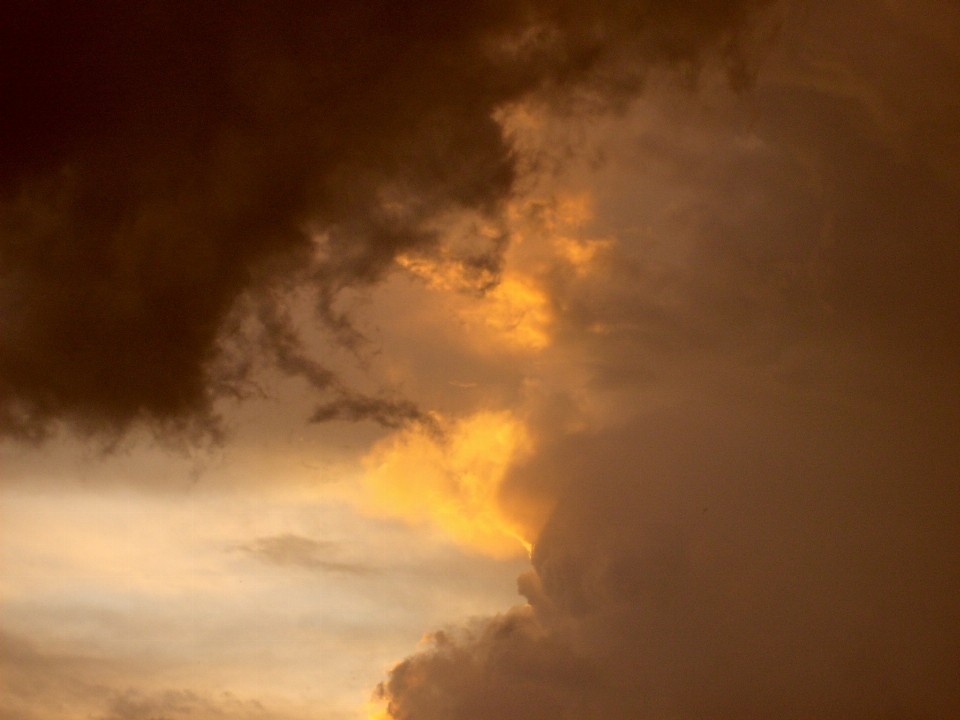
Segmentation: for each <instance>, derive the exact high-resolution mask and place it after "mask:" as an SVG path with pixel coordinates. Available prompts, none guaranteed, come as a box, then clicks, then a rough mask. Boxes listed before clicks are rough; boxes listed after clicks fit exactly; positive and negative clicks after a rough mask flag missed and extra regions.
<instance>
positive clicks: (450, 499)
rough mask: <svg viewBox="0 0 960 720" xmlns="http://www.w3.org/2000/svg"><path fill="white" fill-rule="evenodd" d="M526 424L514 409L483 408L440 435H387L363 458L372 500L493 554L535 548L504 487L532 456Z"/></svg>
mask: <svg viewBox="0 0 960 720" xmlns="http://www.w3.org/2000/svg"><path fill="white" fill-rule="evenodd" d="M531 451H532V442H531V439H530V436H529V433H528V432H527V429H526V427H525V425H524V424H523V423H522V422H520V421H519V420H517V419H516V418H515V417H514V416H513V415H512V414H511V413H509V412H479V413H477V414H475V415H472V416H470V417H468V418H465V419H463V420H459V421H457V422H455V423H453V424H452V425H451V426H450V427H449V428H448V430H447V432H446V434H445V436H444V437H443V438H442V439H441V438H437V437H435V436H432V435H431V434H429V433H428V432H426V431H425V430H422V429H420V428H411V429H408V430H403V431H401V432H399V433H396V434H394V435H393V436H391V437H388V438H386V439H384V440H383V441H381V442H380V443H378V444H377V445H375V446H374V448H373V450H372V451H371V452H370V454H369V455H368V456H367V457H366V458H365V465H366V475H365V478H364V486H365V489H366V492H367V500H368V502H369V504H370V505H371V506H372V508H373V509H374V510H376V511H378V512H383V513H386V514H388V515H394V516H398V517H401V518H403V519H405V520H407V521H409V522H412V523H418V524H419V523H425V524H431V525H433V526H434V527H436V528H438V529H440V530H441V531H443V532H444V533H445V534H447V535H448V536H449V537H451V538H452V539H453V540H454V541H455V542H457V543H458V544H461V545H464V546H466V547H470V548H474V549H476V550H480V551H482V552H483V553H485V554H488V555H491V556H494V557H501V558H505V557H511V556H515V555H520V554H522V553H524V552H527V553H529V552H530V550H531V547H532V546H531V543H532V541H533V540H534V537H533V534H534V533H533V531H532V530H531V529H530V528H526V527H523V526H522V525H521V523H519V522H517V521H516V520H513V519H512V518H510V517H508V516H507V515H506V514H505V512H504V509H503V507H502V503H501V498H500V490H501V485H502V482H503V479H504V476H505V475H506V472H507V470H508V469H509V467H510V465H511V464H512V463H514V462H516V461H517V460H519V459H522V458H524V457H526V456H527V455H529V453H530V452H531Z"/></svg>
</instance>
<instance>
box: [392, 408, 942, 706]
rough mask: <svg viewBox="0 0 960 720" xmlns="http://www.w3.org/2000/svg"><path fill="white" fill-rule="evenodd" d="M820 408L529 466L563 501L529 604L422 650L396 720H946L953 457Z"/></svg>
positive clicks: (926, 431) (655, 421)
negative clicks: (623, 719)
mask: <svg viewBox="0 0 960 720" xmlns="http://www.w3.org/2000/svg"><path fill="white" fill-rule="evenodd" d="M951 435H952V433H951V432H950V431H949V430H944V429H942V428H941V429H939V430H938V431H937V430H934V429H933V428H931V427H930V426H929V425H926V424H925V425H921V426H917V425H910V424H908V423H900V422H897V421H895V420H894V419H893V418H890V417H885V418H883V419H871V418H867V417H864V416H862V415H860V414H859V413H857V412H851V411H850V409H849V408H845V407H842V406H837V405H833V404H832V403H816V402H812V403H804V404H801V403H792V404H791V403H785V402H784V398H783V397H777V396H773V397H767V398H761V399H759V400H756V399H755V400H754V401H753V402H752V403H734V402H730V401H729V399H724V401H723V403H704V402H696V403H690V404H689V405H686V406H680V407H674V408H671V409H670V410H665V411H657V412H652V413H650V414H649V415H648V416H647V417H644V418H641V419H638V420H636V421H633V422H631V423H629V424H627V425H625V426H622V427H619V428H616V429H611V430H609V431H606V432H603V433H601V434H599V435H590V434H585V435H579V436H574V437H568V438H566V439H565V440H564V442H563V444H562V447H559V448H554V449H553V451H552V452H551V453H549V455H546V454H545V455H546V458H545V459H542V460H541V467H540V468H538V470H539V471H540V472H543V473H546V472H549V473H550V475H551V477H552V479H553V481H554V482H556V483H557V484H558V485H559V486H561V487H563V488H564V491H563V492H562V493H561V495H560V497H561V499H560V502H559V504H558V506H557V508H556V510H555V512H554V514H553V515H552V517H551V519H550V521H549V522H548V524H547V526H546V528H545V529H544V531H543V533H542V534H541V536H540V539H539V540H538V542H537V545H536V548H535V551H534V555H533V564H534V568H535V574H533V575H526V576H523V577H522V578H521V590H522V591H523V592H524V593H525V594H526V595H527V596H528V599H529V602H530V605H529V606H527V607H523V608H519V609H515V610H512V611H510V612H508V613H506V614H504V615H502V616H499V617H496V618H494V619H492V620H489V621H488V622H487V623H486V624H484V625H482V626H481V627H480V628H479V629H475V630H473V631H471V632H464V633H461V634H460V636H459V637H458V636H457V633H456V632H454V633H446V634H439V635H436V636H435V637H434V639H433V641H432V643H431V644H430V645H429V646H428V647H427V648H426V649H425V650H423V651H422V652H420V653H418V654H416V655H413V656H411V657H410V658H408V659H406V660H404V661H403V662H401V663H400V664H399V665H397V666H396V667H395V668H394V669H393V670H392V671H391V673H390V676H389V679H388V680H387V681H386V682H385V683H384V685H383V686H382V688H381V691H380V692H381V695H382V698H383V700H385V701H386V702H387V706H388V708H387V709H388V710H389V713H390V715H391V716H392V717H394V718H397V719H398V720H405V719H406V718H412V717H430V718H485V717H499V718H528V717H545V718H546V717H605V716H610V715H611V714H615V715H628V716H634V717H646V716H650V717H663V716H672V717H678V718H688V717H689V718H694V717H716V718H727V717H729V718H743V717H771V716H777V717H797V718H808V717H824V716H829V717H850V718H861V717H862V718H869V717H882V716H890V715H893V716H898V715H899V716H906V717H944V716H949V715H952V714H953V713H954V712H955V711H956V709H957V707H960V694H958V692H957V689H956V687H955V682H954V680H955V674H956V668H957V641H958V638H960V627H958V625H957V622H956V617H955V611H954V608H955V607H956V603H957V601H958V599H960V583H958V582H957V575H956V573H955V572H954V571H953V568H954V567H955V564H956V562H957V560H958V557H957V547H958V545H957V539H958V537H960V527H958V524H957V520H956V518H957V516H956V509H957V507H958V503H960V496H958V492H957V488H956V483H955V468H956V467H957V462H958V460H960V457H958V450H957V448H956V446H955V443H954V444H951V443H950V440H949V437H950V436H951Z"/></svg>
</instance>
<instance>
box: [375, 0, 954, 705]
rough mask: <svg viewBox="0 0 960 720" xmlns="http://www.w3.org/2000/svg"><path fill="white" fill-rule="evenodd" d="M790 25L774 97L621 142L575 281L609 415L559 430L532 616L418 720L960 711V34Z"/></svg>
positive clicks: (932, 13)
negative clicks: (589, 258) (588, 252)
mask: <svg viewBox="0 0 960 720" xmlns="http://www.w3.org/2000/svg"><path fill="white" fill-rule="evenodd" d="M789 8H790V12H788V13H786V15H785V17H786V20H785V23H784V26H783V30H782V35H781V37H780V39H779V41H778V42H779V44H778V47H777V49H776V50H775V51H774V52H773V53H772V56H771V57H770V58H769V62H768V64H767V65H765V66H764V68H762V69H761V72H760V75H759V78H758V81H757V85H756V87H755V88H754V89H753V90H751V91H750V92H749V93H748V94H747V95H745V96H743V97H740V98H731V97H730V96H729V95H727V94H725V93H724V92H718V91H716V88H712V87H711V86H710V84H709V83H708V82H704V83H703V84H702V85H701V87H700V89H699V92H698V93H697V94H696V95H693V94H688V95H684V94H683V93H676V92H672V91H669V90H665V91H664V92H662V93H661V94H659V95H657V96H656V97H655V98H652V99H651V98H649V97H648V99H647V100H646V101H643V102H640V103H639V105H638V106H637V107H636V108H635V109H634V110H632V111H631V112H632V113H633V115H632V116H631V118H630V120H629V121H627V122H626V123H625V125H624V126H621V127H615V126H610V127H608V128H606V129H605V130H598V131H596V132H597V133H598V134H599V135H601V140H598V141H597V142H596V146H598V147H600V148H602V149H607V150H608V151H609V150H610V149H611V148H615V149H616V152H617V155H616V157H613V158H611V159H608V161H607V167H608V168H611V169H608V170H600V171H597V172H596V173H595V174H594V175H593V176H592V177H593V183H594V187H599V188H600V190H598V193H597V198H598V208H597V215H598V217H600V218H606V219H607V220H608V222H609V223H610V225H611V226H612V227H616V228H619V229H621V230H620V231H619V232H618V237H617V242H616V244H615V246H614V247H613V248H611V249H609V250H608V251H606V252H607V254H608V256H609V257H610V258H612V261H609V262H608V266H607V268H606V270H607V271H606V272H605V273H604V274H602V275H601V276H600V279H598V280H596V281H594V282H589V279H588V280H587V281H581V282H580V283H579V284H577V283H571V282H570V281H569V280H564V281H559V280H557V281H554V283H553V285H552V294H553V307H555V308H557V309H558V312H557V313H556V316H555V318H554V324H555V329H554V332H555V334H556V336H557V337H558V338H564V339H565V341H566V342H567V343H569V345H568V347H569V346H577V347H578V348H579V349H580V351H581V352H582V353H584V355H583V356H581V357H586V358H587V364H588V365H589V367H590V368H591V370H592V376H591V378H590V380H589V382H588V383H587V386H586V392H588V393H590V394H592V395H593V397H602V398H604V399H605V400H604V405H603V408H602V411H601V412H599V413H597V414H596V415H594V416H591V415H590V413H589V412H588V409H585V408H584V407H582V404H581V407H580V408H579V414H578V413H577V412H576V408H577V403H576V398H573V397H572V398H571V399H570V402H568V403H567V405H566V406H564V405H562V404H560V403H554V404H553V405H551V406H550V407H551V408H558V407H559V408H563V407H567V408H575V409H574V410H570V409H568V410H567V412H568V413H569V414H570V415H572V416H574V417H576V418H578V419H581V420H582V422H581V423H580V427H575V429H573V430H571V429H570V425H566V426H565V425H564V424H563V423H560V422H556V421H555V418H546V417H543V416H542V414H541V415H540V416H537V417H538V420H537V423H538V424H537V425H536V427H535V428H534V432H537V433H538V437H539V438H540V439H541V442H540V444H539V446H538V452H537V454H536V456H535V457H534V458H533V459H532V460H531V461H530V462H528V463H526V464H523V465H520V466H515V467H513V468H512V470H511V472H510V473H508V476H507V477H506V479H505V481H504V485H505V487H517V488H525V489H527V490H531V489H532V490H535V491H536V492H546V493H547V494H548V495H551V496H553V497H555V498H557V505H556V507H555V510H554V512H553V514H552V515H551V517H550V520H549V521H548V522H547V524H546V526H545V528H544V530H543V532H542V533H541V534H540V536H539V537H538V539H537V541H536V543H535V548H534V553H533V570H532V571H531V572H529V573H527V574H524V575H523V576H521V578H520V580H519V588H520V591H521V593H522V594H523V595H524V596H526V598H527V600H528V604H527V605H525V606H520V607H517V608H514V609H512V610H510V611H508V612H506V613H504V614H502V615H500V616H497V617H495V618H491V619H489V620H487V621H486V622H483V623H478V624H475V625H472V626H468V627H464V628H461V629H452V630H444V631H443V632H439V633H436V634H435V635H434V636H433V638H432V640H431V641H430V642H429V643H428V644H427V646H426V647H425V648H424V649H422V650H421V651H420V652H418V653H416V654H414V655H412V656H410V657H408V658H407V659H406V660H404V661H402V662H400V663H399V664H398V665H397V666H396V667H395V668H394V669H393V670H392V671H391V672H390V674H389V676H388V678H387V679H386V680H385V681H384V683H383V684H382V685H381V686H380V688H379V690H378V692H377V697H378V699H379V700H380V701H382V703H383V707H384V711H385V712H386V713H388V715H389V716H390V717H392V718H395V719H396V720H411V719H413V718H435V719H440V718H445V719H446V718H449V719H453V718H457V719H458V720H463V719H476V720H479V719H480V718H492V717H496V718H501V719H504V718H524V719H529V718H541V717H542V718H558V717H561V718H593V717H596V718H600V717H658V718H659V717H671V718H704V717H709V718H769V717H785V718H820V717H844V718H878V717H949V716H954V715H956V714H957V713H958V712H960V692H958V690H957V686H956V681H955V679H956V677H957V673H958V670H960V623H958V619H957V613H956V607H958V605H960V575H958V573H957V571H956V567H957V564H958V561H960V556H958V548H960V520H958V518H960V490H958V488H960V485H958V483H957V468H958V467H960V445H958V443H957V437H958V431H960V414H958V410H957V408H958V407H960V403H958V397H960V395H958V388H960V365H958V363H957V352H958V349H960V333H958V328H960V322H958V319H960V295H958V294H957V293H956V290H955V278H956V277H957V270H958V266H957V260H958V254H957V252H958V250H957V249H958V248H960V242H958V240H960V235H958V228H960V222H958V219H960V218H958V216H957V213H958V208H960V192H958V189H957V188H958V185H957V183H956V182H955V181H956V179H957V177H958V170H960V153H958V152H957V146H956V141H955V138H954V129H955V128H956V127H957V123H958V122H960V113H958V109H957V106H956V104H955V103H953V102H952V101H946V100H945V98H952V97H956V94H957V91H958V89H960V54H958V53H957V50H956V45H955V43H954V42H953V41H951V40H949V38H950V37H952V35H951V32H947V31H944V30H942V29H941V30H938V29H937V28H938V27H939V28H951V29H953V30H955V29H957V28H958V27H960V15H958V14H957V13H956V11H955V10H954V9H950V10H946V9H944V8H943V7H942V6H941V5H939V4H936V3H920V4H912V5H911V6H910V7H907V6H906V5H902V4H900V3H889V4H887V5H884V6H883V8H882V9H879V7H878V6H877V5H876V4H872V3H845V4H843V6H842V7H841V6H839V5H833V6H830V7H826V6H821V5H816V4H813V3H792V4H790V6H789ZM851 27H858V28H860V29H861V31H862V32H861V33H859V34H858V35H857V37H856V38H853V37H851V35H850V33H849V28H851ZM878 47H883V48H885V49H887V50H885V51H884V52H883V53H880V54H878V53H877V48H878ZM888 50H889V51H888ZM541 132H542V131H541ZM603 133H606V135H605V136H603ZM585 144H586V145H587V146H588V149H589V142H587V143H585ZM604 173H606V174H604ZM585 174H586V173H585ZM573 178H574V179H576V174H575V173H574V174H573ZM558 298H559V300H558ZM561 300H562V302H561ZM580 389H581V390H583V388H582V387H581V388H580ZM571 394H572V393H571ZM574 425H575V424H574Z"/></svg>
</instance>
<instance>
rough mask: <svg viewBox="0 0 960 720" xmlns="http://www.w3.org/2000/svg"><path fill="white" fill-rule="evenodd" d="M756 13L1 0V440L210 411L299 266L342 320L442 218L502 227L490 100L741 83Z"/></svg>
mask: <svg viewBox="0 0 960 720" xmlns="http://www.w3.org/2000/svg"><path fill="white" fill-rule="evenodd" d="M762 4H763V3H761V2H759V1H758V0H715V1H713V2H699V1H695V0H691V1H688V2H680V3H677V2H650V3H639V4H638V3H634V2H618V1H613V0H611V1H609V2H601V3H589V4H584V3H574V2H566V1H565V0H531V1H530V2H523V3H515V2H502V1H500V0H483V1H480V2H470V3H467V4H465V5H464V4H458V5H456V6H454V5H450V4H447V3H416V4H415V5H411V6H404V7H402V8H401V7H399V6H395V5H393V4H391V3H385V2H375V3H363V4H360V5H358V4H356V3H347V2H323V3H319V4H318V3H308V2H297V1H295V0H290V1H288V2H280V3H277V2H270V3H260V2H240V3H234V4H228V5H217V6H216V7H214V6H208V5H197V4H196V3H189V2H175V3H163V4H155V3H146V4H143V3H134V4H130V3H96V4H90V3H81V4H71V5H69V6H64V5H62V4H61V3H56V2H21V1H19V0H18V1H16V2H12V3H7V4H6V5H5V6H4V9H3V11H2V13H3V17H2V21H0V28H2V30H0V33H2V35H0V47H2V53H3V55H2V58H0V67H2V71H0V72H2V75H0V93H2V95H3V97H4V98H7V101H6V102H5V103H4V105H5V108H4V113H3V118H2V126H0V155H2V156H3V158H4V162H3V168H2V171H0V282H2V285H0V318H2V321H0V322H2V326H0V427H2V430H3V432H5V433H13V434H19V435H27V436H30V435H33V436H37V435H40V434H42V433H43V430H44V428H45V426H46V425H47V423H48V422H49V421H51V420H56V419H64V420H68V421H71V422H74V423H76V424H77V425H78V426H80V427H86V428H87V429H94V430H96V429H103V428H115V429H116V428H121V429H122V428H123V427H125V426H127V425H128V424H129V423H130V422H132V421H134V420H136V419H139V418H146V419H154V420H158V421H161V422H167V423H172V424H174V425H175V424H177V423H182V422H184V421H185V420H188V419H190V418H198V417H199V418H203V417H205V416H209V412H210V403H211V383H210V377H209V372H210V367H211V364H212V363H213V361H214V360H215V359H216V357H217V352H218V348H217V338H218V336H219V335H220V333H221V331H222V326H223V323H224V320H225V318H226V317H227V315H228V313H229V311H230V309H231V307H232V306H233V305H234V303H235V301H236V300H237V298H238V297H239V296H241V295H242V294H243V293H244V292H246V291H249V290H252V289H256V288H257V287H260V286H262V285H263V284H264V283H265V282H267V281H268V280H269V279H270V278H271V277H276V276H277V274H278V273H280V274H286V273H289V272H292V271H293V269H294V268H298V269H299V270H300V271H301V273H305V274H306V275H307V276H309V277H311V278H312V280H313V282H314V283H315V284H316V287H317V288H318V293H319V295H320V298H321V300H320V309H321V312H322V314H325V315H326V316H327V317H328V319H332V320H334V321H336V319H337V317H336V313H335V312H334V311H333V310H332V303H333V301H334V299H335V297H336V294H337V292H338V290H339V289H340V288H342V287H344V286H348V285H351V284H356V283H366V282H370V281H373V280H375V279H377V278H378V277H380V275H381V274H382V273H383V271H384V270H385V268H387V267H388V266H389V264H390V263H391V261H392V260H393V258H394V257H395V256H396V254H397V253H399V252H402V251H405V250H408V249H410V248H414V247H423V246H426V245H429V244H430V243H431V242H433V240H434V237H433V233H431V232H429V231H427V230H425V229H424V228H425V223H426V222H427V221H428V220H429V219H430V218H432V217H434V216H435V215H436V214H437V213H439V212H441V211H450V210H456V209H458V208H469V209H472V210H477V211H480V212H481V213H495V212H496V210H497V206H498V204H499V203H500V202H501V201H502V200H503V199H504V198H505V197H506V195H507V194H508V193H509V191H510V189H511V187H512V183H513V180H514V177H515V165H514V161H513V158H512V157H511V153H510V150H509V147H508V146H507V144H506V143H505V141H504V139H503V136H502V133H501V129H500V127H499V125H498V124H497V122H496V121H495V120H494V119H493V117H492V116H493V113H494V111H495V110H497V109H498V108H499V107H501V106H503V105H505V104H507V103H511V102H515V101H518V100H520V99H522V98H524V97H526V96H527V95H529V94H530V93H532V92H540V93H545V94H546V95H551V96H553V97H555V98H561V97H566V98H567V101H569V100H570V99H571V98H572V97H574V96H577V97H581V98H587V97H589V98H593V99H594V100H602V101H605V102H606V101H609V100H610V99H611V98H615V97H619V96H622V95H624V94H629V93H632V92H633V91H634V90H635V89H636V87H637V86H638V84H639V80H640V78H641V77H642V73H643V68H644V67H645V66H646V65H648V64H649V63H651V62H659V61H666V62H671V63H680V64H687V65H691V66H693V65H696V64H697V63H698V62H699V59H700V57H701V55H702V53H703V52H704V50H705V49H706V48H710V47H713V48H718V49H719V50H720V51H721V52H722V53H724V55H725V57H728V58H729V60H730V64H731V68H732V72H733V74H734V75H736V74H737V73H738V72H740V64H738V58H739V57H741V55H742V54H741V53H738V48H739V47H740V45H739V43H738V40H739V39H740V38H741V29H742V27H743V23H744V21H745V20H746V18H747V16H748V15H749V14H750V13H751V12H752V11H753V10H754V9H755V8H756V7H758V6H760V5H762ZM318 258H319V259H318Z"/></svg>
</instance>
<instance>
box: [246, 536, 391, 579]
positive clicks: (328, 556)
mask: <svg viewBox="0 0 960 720" xmlns="http://www.w3.org/2000/svg"><path fill="white" fill-rule="evenodd" d="M241 549H242V550H244V551H245V552H247V553H249V554H250V555H251V556H253V557H255V558H257V559H258V560H261V561H263V562H266V563H270V564H271V565H279V566H280V567H300V568H306V569H308V570H322V571H325V572H344V573H354V574H358V575H363V574H367V573H370V572H373V569H372V568H370V567H368V566H366V565H363V564H360V563H349V562H343V561H340V560H336V559H334V558H336V556H337V555H338V554H339V550H340V548H339V547H338V546H337V544H336V543H331V542H320V541H318V540H311V539H310V538H306V537H302V536H300V535H292V534H290V533H287V534H284V535H275V536H272V537H262V538H257V539H256V540H254V541H253V542H252V543H250V544H249V545H245V546H243V547H242V548H241Z"/></svg>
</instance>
